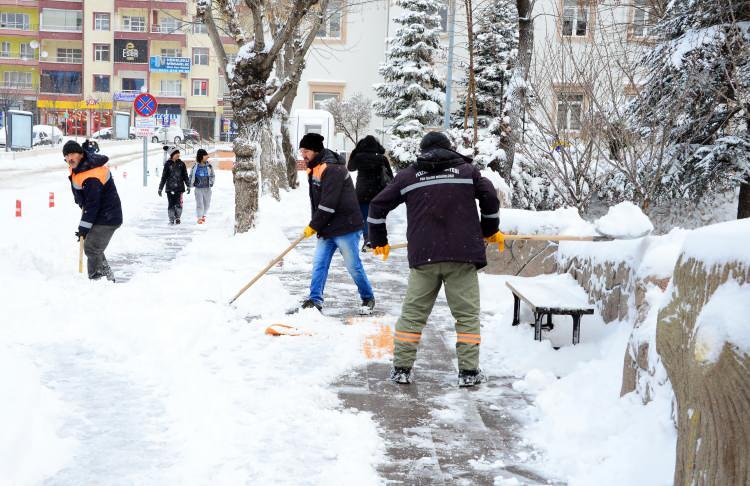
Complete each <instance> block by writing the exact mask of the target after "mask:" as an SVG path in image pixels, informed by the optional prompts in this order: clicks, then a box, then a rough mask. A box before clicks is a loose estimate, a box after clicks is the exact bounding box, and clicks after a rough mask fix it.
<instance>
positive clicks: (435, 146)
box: [367, 132, 503, 386]
mask: <svg viewBox="0 0 750 486" xmlns="http://www.w3.org/2000/svg"><path fill="white" fill-rule="evenodd" d="M419 148H420V149H421V153H420V154H419V156H418V157H417V162H416V163H415V164H413V165H411V166H410V167H407V168H406V169H403V170H400V171H399V172H398V174H397V175H396V178H395V180H394V181H393V183H391V184H389V185H388V186H387V187H386V188H385V189H384V190H382V191H381V192H380V194H378V195H377V196H376V197H375V199H373V200H372V201H371V203H370V215H369V216H368V218H367V222H368V223H369V224H370V240H371V241H372V244H373V246H374V247H375V250H374V252H373V253H374V254H376V255H383V258H384V259H385V258H387V257H388V253H389V251H390V246H389V244H388V232H387V229H386V224H385V220H386V216H387V215H388V213H389V212H391V211H392V210H394V209H395V208H396V207H397V206H399V205H400V204H401V203H405V204H406V220H407V229H406V235H407V239H408V258H409V285H408V288H407V290H406V295H405V296H404V304H403V307H402V309H401V316H400V317H399V319H398V321H396V331H395V334H394V353H393V370H392V372H391V380H393V381H395V382H396V383H401V384H408V383H410V382H411V370H412V365H413V364H414V360H415V359H416V356H417V348H418V346H419V342H420V340H421V337H422V330H423V329H424V326H425V324H426V323H427V318H428V317H429V316H430V313H431V312H432V307H433V305H434V304H435V299H436V298H437V296H438V293H439V292H440V288H441V287H442V286H443V285H444V286H445V296H446V298H447V300H448V307H450V310H451V314H453V318H454V319H455V325H456V336H457V337H456V354H457V355H458V369H459V373H458V384H459V386H474V385H478V384H479V383H481V382H482V381H484V380H485V376H484V373H482V370H481V369H480V368H479V345H480V343H481V337H480V323H479V280H478V277H477V270H478V269H480V268H482V267H484V266H485V265H487V256H486V250H485V244H484V241H487V242H493V243H498V244H500V243H501V242H502V237H503V236H502V233H500V232H499V231H498V227H499V223H500V202H499V201H498V198H497V191H496V190H495V188H494V186H493V185H492V183H491V182H490V181H489V180H488V179H487V178H485V177H483V176H482V174H481V172H480V171H479V168H477V167H476V166H474V165H473V164H472V160H471V159H470V158H468V157H465V156H463V155H461V154H459V153H458V152H456V151H454V150H452V148H451V144H450V140H448V137H446V136H445V135H444V134H443V133H440V132H431V133H428V134H427V135H425V136H424V138H423V139H422V142H421V143H420V146H419ZM477 201H478V202H479V209H480V213H478V212H477ZM483 238H484V241H483Z"/></svg>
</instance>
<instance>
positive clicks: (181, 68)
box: [149, 56, 190, 73]
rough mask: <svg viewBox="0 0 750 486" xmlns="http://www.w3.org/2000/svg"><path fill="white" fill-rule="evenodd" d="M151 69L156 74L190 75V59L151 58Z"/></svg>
mask: <svg viewBox="0 0 750 486" xmlns="http://www.w3.org/2000/svg"><path fill="white" fill-rule="evenodd" d="M149 69H150V70H151V72H156V73H189V72H190V58H189V57H166V56H151V58H150V62H149Z"/></svg>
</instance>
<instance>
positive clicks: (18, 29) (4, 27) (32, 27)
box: [0, 23, 39, 37]
mask: <svg viewBox="0 0 750 486" xmlns="http://www.w3.org/2000/svg"><path fill="white" fill-rule="evenodd" d="M38 32H39V25H37V24H22V23H18V24H13V23H5V24H0V35H2V36H20V37H37V33H38Z"/></svg>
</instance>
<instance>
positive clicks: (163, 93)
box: [157, 90, 185, 98]
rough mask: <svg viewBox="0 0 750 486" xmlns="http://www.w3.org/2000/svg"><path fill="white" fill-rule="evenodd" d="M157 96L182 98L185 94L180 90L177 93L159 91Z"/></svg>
mask: <svg viewBox="0 0 750 486" xmlns="http://www.w3.org/2000/svg"><path fill="white" fill-rule="evenodd" d="M157 96H161V97H164V98H184V97H185V94H184V93H183V92H182V91H181V90H177V91H159V94H158V95H157Z"/></svg>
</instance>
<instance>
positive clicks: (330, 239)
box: [299, 133, 375, 314]
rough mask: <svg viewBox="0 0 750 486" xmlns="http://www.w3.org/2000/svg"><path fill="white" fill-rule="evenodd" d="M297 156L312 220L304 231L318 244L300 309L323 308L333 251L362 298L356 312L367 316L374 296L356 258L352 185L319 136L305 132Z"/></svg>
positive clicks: (358, 230)
mask: <svg viewBox="0 0 750 486" xmlns="http://www.w3.org/2000/svg"><path fill="white" fill-rule="evenodd" d="M299 147H300V154H301V155H302V158H303V159H304V161H305V163H306V164H307V180H308V183H309V191H310V193H309V194H310V209H311V211H312V218H311V219H310V224H309V225H308V226H307V227H306V228H305V232H304V233H305V236H306V237H308V238H309V237H310V236H312V235H314V234H316V233H317V235H318V244H317V247H316V249H315V257H314V260H313V271H312V279H311V281H310V295H309V297H308V298H307V300H305V301H304V302H303V303H302V308H311V307H315V308H317V309H318V310H321V309H322V308H323V291H324V289H325V284H326V279H327V278H328V268H329V266H330V265H331V259H332V258H333V254H334V253H335V252H336V250H338V251H339V253H341V256H342V257H343V258H344V264H345V265H346V269H347V270H348V271H349V274H350V275H351V276H352V279H354V283H355V284H357V289H358V290H359V296H360V298H361V299H362V304H361V307H360V313H363V314H369V313H370V312H371V311H372V309H373V307H374V306H375V296H374V295H373V292H372V286H371V285H370V281H369V280H368V279H367V274H366V273H365V269H364V267H363V265H362V261H361V260H360V258H359V238H360V236H361V235H362V227H363V225H364V223H363V221H362V214H361V213H360V209H359V203H358V202H357V195H356V193H355V192H354V184H353V183H352V178H351V176H350V175H349V171H348V170H346V167H345V166H344V164H343V162H342V161H341V159H339V156H338V155H336V154H335V153H334V152H332V151H331V150H328V149H326V148H324V147H323V136H322V135H319V134H317V133H308V134H306V135H305V136H304V137H302V140H300V143H299Z"/></svg>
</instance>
